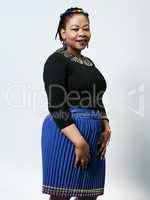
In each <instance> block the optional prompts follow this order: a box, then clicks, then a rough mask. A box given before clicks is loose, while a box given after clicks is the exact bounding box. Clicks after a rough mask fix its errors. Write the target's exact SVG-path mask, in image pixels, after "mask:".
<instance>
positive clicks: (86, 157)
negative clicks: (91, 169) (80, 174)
mask: <svg viewBox="0 0 150 200" xmlns="http://www.w3.org/2000/svg"><path fill="white" fill-rule="evenodd" d="M75 154H76V158H75V165H79V166H81V167H82V168H83V169H84V168H87V165H88V162H89V161H90V159H91V155H90V148H89V145H88V144H87V143H86V142H84V143H81V144H80V145H79V146H75Z"/></svg>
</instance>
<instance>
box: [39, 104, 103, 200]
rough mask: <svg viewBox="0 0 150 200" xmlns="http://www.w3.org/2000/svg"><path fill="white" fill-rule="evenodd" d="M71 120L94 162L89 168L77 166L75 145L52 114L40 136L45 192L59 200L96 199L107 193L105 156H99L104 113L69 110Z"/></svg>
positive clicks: (83, 109)
mask: <svg viewBox="0 0 150 200" xmlns="http://www.w3.org/2000/svg"><path fill="white" fill-rule="evenodd" d="M69 111H70V112H71V117H72V118H73V120H74V123H75V124H76V126H77V128H78V129H79V131H80V133H81V134H82V136H83V137H84V139H85V140H86V142H87V143H88V144H89V146H90V154H91V160H90V162H89V163H88V165H87V168H86V169H82V168H81V167H80V166H75V146H74V144H73V143H72V142H71V141H70V140H69V139H68V138H67V137H66V136H65V135H64V134H63V132H62V131H61V130H60V129H59V127H58V126H57V125H56V123H55V122H54V120H53V118H52V116H51V115H50V114H49V115H47V116H46V118H45V119H44V121H43V125H42V135H41V150H42V173H43V174H42V175H43V180H42V193H45V194H49V195H54V196H60V197H62V196H63V197H80V198H82V197H83V198H86V197H88V198H89V197H91V198H92V197H97V196H99V195H102V194H104V184H105V165H106V161H105V157H104V158H103V159H102V160H101V159H100V158H99V157H98V156H97V152H98V148H99V146H98V140H99V138H100V136H101V133H102V128H101V113H100V112H99V111H96V110H94V109H88V108H70V109H69Z"/></svg>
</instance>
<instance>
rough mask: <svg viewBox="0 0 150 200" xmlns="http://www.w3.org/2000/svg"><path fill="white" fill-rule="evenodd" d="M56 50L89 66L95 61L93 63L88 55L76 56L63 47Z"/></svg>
mask: <svg viewBox="0 0 150 200" xmlns="http://www.w3.org/2000/svg"><path fill="white" fill-rule="evenodd" d="M56 52H59V53H61V54H63V55H64V56H65V57H67V58H70V60H72V61H74V62H78V63H80V64H84V65H87V66H93V63H92V61H91V60H90V59H89V58H87V57H85V56H83V55H81V56H80V57H78V56H74V55H72V54H71V53H69V52H68V51H67V50H66V49H65V48H63V47H62V48H59V49H57V50H56Z"/></svg>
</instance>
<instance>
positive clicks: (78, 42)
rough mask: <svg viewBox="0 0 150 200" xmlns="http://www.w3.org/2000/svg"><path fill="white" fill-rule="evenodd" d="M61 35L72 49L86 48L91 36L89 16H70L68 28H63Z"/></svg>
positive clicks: (67, 23)
mask: <svg viewBox="0 0 150 200" xmlns="http://www.w3.org/2000/svg"><path fill="white" fill-rule="evenodd" d="M61 36H62V38H63V40H64V41H65V43H66V44H67V47H68V48H70V50H71V49H72V50H76V51H81V50H82V49H84V48H85V47H86V46H87V44H88V42H89V40H90V37H91V32H90V25H89V20H88V18H87V17H86V16H84V15H82V14H74V15H73V16H72V17H68V19H67V22H66V28H65V29H62V30H61Z"/></svg>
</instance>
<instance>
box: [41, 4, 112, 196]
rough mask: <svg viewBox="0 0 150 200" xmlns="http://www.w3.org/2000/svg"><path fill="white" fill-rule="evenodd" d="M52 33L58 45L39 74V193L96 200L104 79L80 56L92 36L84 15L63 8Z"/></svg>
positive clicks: (101, 179)
mask: <svg viewBox="0 0 150 200" xmlns="http://www.w3.org/2000/svg"><path fill="white" fill-rule="evenodd" d="M57 34H59V39H60V41H62V42H63V47H62V48H59V49H57V50H56V51H55V52H54V53H52V54H51V55H50V56H49V57H48V58H47V60H46V62H45V65H44V72H43V80H44V87H45V91H46V94H47V99H48V110H49V115H47V116H46V118H45V119H44V122H43V126H42V137H41V147H42V164H43V185H42V192H43V193H45V194H49V195H50V199H51V200H54V199H55V200H56V199H57V200H60V199H63V200H64V199H70V197H73V196H74V197H76V199H78V200H79V199H85V200H88V199H96V198H97V196H99V195H102V194H104V184H105V152H106V146H107V144H108V141H109V139H110V132H111V131H110V126H109V119H108V117H107V114H106V110H105V107H104V105H103V102H102V96H103V93H104V92H105V90H106V81H105V79H104V77H103V75H102V74H101V72H100V71H99V70H98V69H97V67H96V66H95V64H94V63H93V62H92V60H91V59H90V58H88V57H86V56H83V55H82V54H81V51H82V50H83V49H85V48H86V46H88V43H89V41H90V37H91V32H90V21H89V15H88V13H86V12H84V10H83V9H81V8H77V7H74V8H69V9H68V10H66V11H65V12H64V13H63V14H61V15H60V21H59V26H58V29H57V33H56V37H57Z"/></svg>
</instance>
